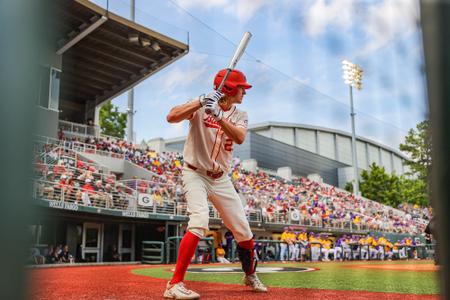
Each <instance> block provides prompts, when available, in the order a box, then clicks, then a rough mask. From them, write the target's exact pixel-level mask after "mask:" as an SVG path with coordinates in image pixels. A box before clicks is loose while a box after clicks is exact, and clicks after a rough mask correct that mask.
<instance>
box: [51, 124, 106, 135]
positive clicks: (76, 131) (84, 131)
mask: <svg viewBox="0 0 450 300" xmlns="http://www.w3.org/2000/svg"><path fill="white" fill-rule="evenodd" d="M58 128H60V129H62V130H63V132H64V134H66V135H74V136H83V137H86V136H95V137H98V136H99V135H100V127H99V126H97V125H85V124H79V123H73V122H69V121H63V120H58Z"/></svg>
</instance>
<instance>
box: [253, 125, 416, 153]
mask: <svg viewBox="0 0 450 300" xmlns="http://www.w3.org/2000/svg"><path fill="white" fill-rule="evenodd" d="M270 127H285V128H301V129H309V130H318V131H324V132H329V133H336V134H340V135H343V136H347V137H349V138H351V137H352V135H351V134H350V133H348V132H345V131H342V130H338V129H331V128H326V127H321V126H313V125H306V124H299V123H286V122H272V121H269V122H262V123H257V124H252V125H249V127H248V128H249V129H251V130H253V131H255V130H259V129H268V128H270ZM356 139H357V140H359V141H363V142H366V143H370V144H373V145H375V146H378V147H380V148H383V149H385V150H388V151H390V152H393V153H395V154H397V155H398V156H400V157H401V158H403V159H406V160H410V158H409V157H408V156H406V155H405V154H404V153H403V152H400V151H399V150H396V149H394V148H392V147H389V146H386V145H383V144H381V143H379V142H376V141H374V140H371V139H368V138H365V137H362V136H359V135H357V136H356Z"/></svg>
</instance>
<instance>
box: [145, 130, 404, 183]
mask: <svg viewBox="0 0 450 300" xmlns="http://www.w3.org/2000/svg"><path fill="white" fill-rule="evenodd" d="M249 129H250V130H249V135H248V137H247V138H246V140H245V142H244V144H242V145H236V147H235V150H234V153H235V155H236V156H238V157H239V158H240V159H242V160H249V159H254V160H256V162H253V165H254V167H256V165H257V166H258V167H260V168H264V169H269V170H275V171H277V170H279V172H278V174H279V175H280V176H281V177H284V178H285V179H287V180H290V178H291V176H292V175H298V176H310V177H313V178H314V179H315V180H317V181H321V180H322V179H323V181H324V182H326V183H328V184H331V185H334V186H338V187H340V188H344V187H345V184H346V183H347V182H349V181H352V180H353V179H354V176H353V165H352V148H351V134H349V133H347V132H343V131H339V130H335V129H329V128H323V127H316V126H310V125H304V124H290V123H281V122H267V123H262V124H255V125H251V126H249ZM184 141H185V137H180V138H174V139H168V140H166V141H164V140H161V139H155V140H152V141H151V142H150V144H151V145H152V146H153V147H154V148H158V147H161V146H164V147H166V148H167V149H171V150H174V151H182V149H183V146H184ZM356 153H357V158H358V162H357V163H358V168H359V171H360V172H361V170H368V169H369V166H370V165H371V164H372V163H376V164H377V165H379V166H382V167H384V168H385V170H386V172H388V173H393V172H395V173H396V174H397V175H401V174H405V173H407V172H408V166H406V165H405V163H404V162H405V160H408V157H407V156H406V155H404V154H403V153H401V152H400V151H398V150H395V149H392V148H390V147H388V146H385V145H382V144H380V143H378V142H375V141H372V140H370V139H367V138H364V137H361V136H357V139H356Z"/></svg>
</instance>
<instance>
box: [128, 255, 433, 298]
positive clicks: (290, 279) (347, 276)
mask: <svg viewBox="0 0 450 300" xmlns="http://www.w3.org/2000/svg"><path fill="white" fill-rule="evenodd" d="M367 263H368V262H351V263H288V264H260V266H270V267H275V266H279V267H285V266H297V267H312V268H318V269H320V270H319V271H313V272H301V273H271V274H259V277H260V278H261V280H262V281H263V282H264V283H265V284H267V285H268V286H272V287H289V288H315V289H329V290H352V291H355V290H359V291H370V292H392V293H405V294H438V293H439V286H438V279H437V272H414V271H396V270H395V271H390V270H377V269H350V268H343V267H344V266H349V265H357V264H367ZM383 263H384V262H370V264H383ZM388 263H389V264H412V263H413V264H423V263H430V262H388ZM233 266H238V265H235V264H233ZM193 267H195V268H197V267H200V268H205V267H215V266H211V265H195V266H192V267H191V268H193ZM170 268H171V266H165V267H160V268H147V269H135V270H133V271H132V272H133V273H134V274H137V275H144V276H151V277H156V278H165V279H170V278H171V276H172V273H171V272H170V271H169V269H170ZM185 278H186V280H192V281H205V282H218V283H230V284H240V283H241V279H242V274H209V273H208V274H198V273H197V274H195V273H193V274H191V273H187V275H186V277H185Z"/></svg>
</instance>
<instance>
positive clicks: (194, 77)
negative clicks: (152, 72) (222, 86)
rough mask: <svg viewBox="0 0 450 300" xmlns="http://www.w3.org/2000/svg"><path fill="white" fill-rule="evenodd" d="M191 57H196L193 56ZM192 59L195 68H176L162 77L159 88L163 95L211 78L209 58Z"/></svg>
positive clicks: (201, 56) (196, 57) (197, 57)
mask: <svg viewBox="0 0 450 300" xmlns="http://www.w3.org/2000/svg"><path fill="white" fill-rule="evenodd" d="M191 56H194V55H193V54H191ZM191 58H192V59H193V65H195V68H194V67H190V68H186V67H183V68H182V67H174V68H173V69H171V70H170V71H168V72H165V73H164V75H163V76H162V77H160V78H158V86H159V87H160V92H161V93H168V94H172V93H174V92H175V91H176V90H177V89H180V88H185V87H188V86H190V85H192V84H193V83H194V82H196V81H199V80H200V79H201V78H204V77H205V76H209V74H208V73H207V70H208V65H207V62H206V58H207V56H206V55H197V56H194V57H191Z"/></svg>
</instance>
